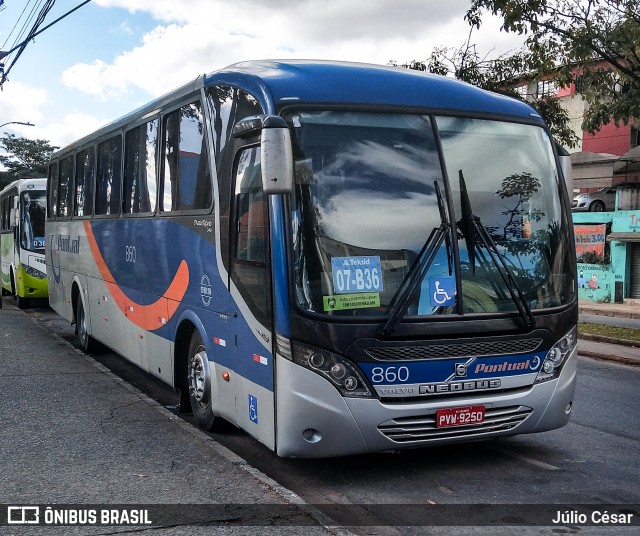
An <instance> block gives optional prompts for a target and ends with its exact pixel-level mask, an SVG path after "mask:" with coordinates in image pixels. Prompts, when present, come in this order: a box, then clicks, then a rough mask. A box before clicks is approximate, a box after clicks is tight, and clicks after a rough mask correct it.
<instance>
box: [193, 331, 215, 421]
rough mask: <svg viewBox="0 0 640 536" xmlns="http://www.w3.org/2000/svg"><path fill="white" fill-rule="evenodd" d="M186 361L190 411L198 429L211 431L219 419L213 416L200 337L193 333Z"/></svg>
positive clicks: (208, 367)
mask: <svg viewBox="0 0 640 536" xmlns="http://www.w3.org/2000/svg"><path fill="white" fill-rule="evenodd" d="M187 359H188V361H187V387H188V388H189V401H190V402H191V410H192V411H193V416H194V417H195V419H196V422H197V424H198V427H199V428H202V429H203V430H207V431H211V430H213V429H214V428H216V426H217V424H218V423H219V420H220V418H219V417H217V416H216V415H214V414H213V410H212V405H211V404H212V393H211V385H212V383H211V367H210V366H209V358H208V357H207V350H206V348H205V347H204V345H203V344H202V337H200V333H198V331H194V332H193V335H192V336H191V342H190V343H189V355H188V358H187Z"/></svg>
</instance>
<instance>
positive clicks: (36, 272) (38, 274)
mask: <svg viewBox="0 0 640 536" xmlns="http://www.w3.org/2000/svg"><path fill="white" fill-rule="evenodd" d="M22 268H23V269H24V271H25V272H26V274H27V275H30V276H31V277H35V278H36V279H46V278H47V274H45V273H44V272H41V271H40V270H37V269H35V268H33V267H31V266H27V265H26V264H23V265H22Z"/></svg>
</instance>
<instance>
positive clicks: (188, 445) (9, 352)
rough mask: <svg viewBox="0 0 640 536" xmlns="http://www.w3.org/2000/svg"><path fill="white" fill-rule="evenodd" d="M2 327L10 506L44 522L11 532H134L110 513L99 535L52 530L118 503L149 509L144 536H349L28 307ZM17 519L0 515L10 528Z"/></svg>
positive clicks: (4, 460) (2, 411)
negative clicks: (56, 513) (28, 313)
mask: <svg viewBox="0 0 640 536" xmlns="http://www.w3.org/2000/svg"><path fill="white" fill-rule="evenodd" d="M0 322H1V326H2V328H1V330H0V453H2V454H1V456H0V504H4V505H17V506H16V507H15V508H18V510H16V511H17V512H18V514H21V512H22V509H21V508H20V507H21V506H25V505H31V506H30V512H31V511H33V510H34V509H35V508H39V509H40V510H39V512H40V514H39V518H36V519H40V521H41V523H40V525H27V526H20V527H19V529H20V530H17V529H16V528H15V527H12V526H9V528H14V529H15V530H13V531H10V532H9V533H14V534H20V535H21V536H22V535H33V534H51V533H53V534H70V533H71V534H83V535H89V534H105V533H107V532H108V533H109V534H111V533H113V530H115V531H116V532H119V531H121V530H132V528H131V527H129V528H128V529H127V528H126V527H120V528H115V529H114V528H111V529H107V528H106V526H99V523H100V521H99V520H100V516H99V514H98V525H96V526H76V527H72V526H60V527H57V528H56V529H53V528H52V526H44V525H43V523H42V521H43V520H44V518H45V513H46V514H47V515H49V516H51V510H46V508H47V507H48V506H51V507H53V508H54V509H55V508H57V507H60V508H61V507H62V506H67V507H71V508H75V509H81V508H88V507H96V508H98V512H100V511H101V510H99V508H100V507H102V508H115V507H116V505H117V506H118V507H120V508H123V507H124V508H132V509H133V508H134V507H135V508H147V507H149V511H148V517H149V518H150V521H151V522H152V525H148V526H147V527H144V526H143V527H138V528H137V529H136V530H135V532H136V534H149V535H151V534H153V535H154V536H156V535H165V534H167V535H168V534H178V533H179V534H190V535H200V534H202V535H205V534H211V532H212V531H222V532H221V533H223V534H233V535H236V534H261V535H262V534H267V535H269V534H274V535H275V534H281V533H282V531H283V530H286V532H287V533H289V534H293V535H300V536H301V535H303V534H304V535H308V534H312V535H324V534H329V533H331V534H336V533H338V532H339V529H328V528H327V526H326V525H330V524H332V523H331V521H330V520H329V519H328V518H327V517H325V516H323V514H322V513H320V512H319V511H318V510H317V509H315V508H314V507H312V506H311V505H308V504H306V503H305V502H304V501H303V500H302V499H301V498H300V497H298V496H297V495H295V494H294V493H293V492H291V491H289V490H287V489H285V488H283V487H282V486H280V485H279V484H278V483H277V482H275V481H273V480H271V479H270V478H269V477H267V476H266V475H264V474H262V473H261V472H260V471H258V470H257V469H255V468H253V467H251V466H249V465H248V464H247V463H246V462H245V461H244V460H243V459H242V458H240V457H239V456H236V455H235V454H233V453H232V452H231V451H229V450H228V449H226V448H225V447H223V446H222V445H220V444H218V443H217V442H215V441H214V440H213V439H212V438H210V437H209V436H208V435H206V434H204V433H202V432H201V431H199V430H198V429H196V428H195V427H193V426H191V425H190V424H188V423H185V422H184V421H182V420H181V419H179V418H178V417H176V416H175V415H174V414H172V413H171V412H170V411H169V410H167V409H166V408H164V407H163V406H161V405H159V404H157V403H155V402H154V401H152V400H150V399H149V398H148V397H147V396H146V395H144V394H143V393H141V392H140V391H138V390H137V389H136V388H134V387H132V386H130V385H128V384H127V383H125V382H124V381H122V380H121V379H120V378H118V377H117V376H115V375H114V374H113V373H112V372H110V371H109V370H108V369H106V368H105V367H103V366H102V365H100V364H98V363H97V362H96V361H94V360H93V359H91V358H88V357H86V356H84V354H82V353H81V352H79V351H77V350H75V349H74V348H73V347H71V346H70V345H69V344H68V343H66V342H65V341H63V340H62V339H59V340H56V339H52V337H51V334H50V333H49V332H47V331H45V329H44V328H42V327H40V326H39V325H38V324H37V323H36V322H35V321H34V320H32V319H30V318H26V317H25V315H24V314H23V313H22V312H21V311H19V310H18V309H14V308H13V307H10V308H5V309H3V310H2V312H1V313H0ZM25 334H27V336H25ZM36 505H39V506H36ZM96 505H97V506H96ZM12 508H14V507H12ZM13 511H14V510H12V512H13ZM109 511H110V510H109ZM8 512H9V510H8V509H7V508H4V509H3V511H0V526H2V524H4V523H6V522H7V518H8V515H9V513H8ZM50 519H51V517H50ZM109 526H111V524H109ZM5 528H6V525H5ZM2 530H4V529H2V528H0V532H2ZM340 532H342V531H340ZM344 532H346V531H344ZM216 533H218V532H216Z"/></svg>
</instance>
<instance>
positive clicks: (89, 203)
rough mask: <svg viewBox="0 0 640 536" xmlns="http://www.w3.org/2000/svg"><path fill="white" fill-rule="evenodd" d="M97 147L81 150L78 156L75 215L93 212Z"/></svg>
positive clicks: (89, 214)
mask: <svg viewBox="0 0 640 536" xmlns="http://www.w3.org/2000/svg"><path fill="white" fill-rule="evenodd" d="M95 159H96V150H95V147H93V146H92V147H89V148H88V149H85V150H84V151H80V152H79V153H78V155H77V156H76V194H75V198H76V203H75V208H74V215H75V216H91V214H93V179H94V174H95Z"/></svg>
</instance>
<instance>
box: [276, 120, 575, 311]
mask: <svg viewBox="0 0 640 536" xmlns="http://www.w3.org/2000/svg"><path fill="white" fill-rule="evenodd" d="M286 119H287V121H288V123H289V124H290V126H291V130H292V132H293V139H294V159H295V175H296V188H295V195H294V196H293V201H292V230H293V248H294V278H295V292H296V301H297V304H298V306H299V307H301V308H303V309H304V310H307V311H311V312H315V313H324V314H330V315H337V316H340V317H344V316H346V317H353V316H358V317H363V316H364V317H366V316H377V317H378V318H379V317H380V316H387V315H390V314H394V313H393V312H394V309H395V310H397V309H398V307H400V308H401V309H402V311H401V312H402V316H403V317H413V318H415V317H428V316H432V315H443V314H454V313H457V314H473V313H493V314H496V313H500V312H508V313H513V312H518V311H520V312H521V313H522V314H524V312H523V311H528V312H531V311H535V310H539V309H545V308H549V307H555V306H560V305H565V304H568V303H570V302H571V301H572V300H573V297H574V293H575V289H574V288H573V283H572V281H573V277H572V270H573V265H572V263H571V261H570V259H571V244H570V232H569V226H568V221H567V218H566V214H565V213H564V212H563V208H562V204H561V202H560V199H562V196H561V195H560V193H559V191H560V178H559V177H558V173H557V168H556V164H555V159H554V155H553V150H552V144H551V140H550V139H549V137H548V135H547V134H546V132H545V131H544V130H543V129H542V128H540V127H537V126H532V125H525V124H515V123H506V122H501V121H494V120H481V119H471V118H459V117H444V116H440V117H439V116H436V117H434V118H431V117H429V116H425V115H417V114H393V113H389V114H385V113H364V112H353V111H349V112H341V111H300V110H298V111H294V112H290V113H289V114H288V115H287V116H286ZM439 147H441V150H440V149H439ZM407 281H410V282H411V283H410V284H408V283H407ZM401 298H402V299H401Z"/></svg>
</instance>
